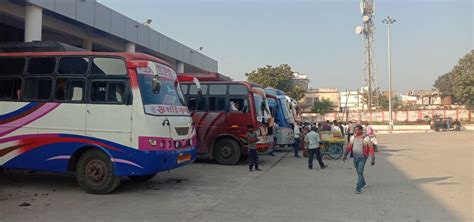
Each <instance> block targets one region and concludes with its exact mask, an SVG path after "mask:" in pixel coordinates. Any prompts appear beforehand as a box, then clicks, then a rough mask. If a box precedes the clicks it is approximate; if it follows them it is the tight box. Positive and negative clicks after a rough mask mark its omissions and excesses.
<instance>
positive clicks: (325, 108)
mask: <svg viewBox="0 0 474 222" xmlns="http://www.w3.org/2000/svg"><path fill="white" fill-rule="evenodd" d="M331 110H332V102H331V100H329V99H326V98H323V99H322V100H321V101H316V102H315V103H314V105H313V109H312V110H311V111H313V112H315V113H319V114H321V115H324V114H326V113H329V112H331Z"/></svg>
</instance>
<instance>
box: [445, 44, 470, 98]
mask: <svg viewBox="0 0 474 222" xmlns="http://www.w3.org/2000/svg"><path fill="white" fill-rule="evenodd" d="M449 79H450V80H451V84H452V92H453V96H454V98H455V100H456V101H458V102H460V103H462V104H465V105H468V106H470V105H474V50H471V53H468V54H466V55H465V56H464V57H463V58H461V59H460V60H459V62H458V64H457V65H456V66H454V68H453V70H452V71H451V72H450V76H449Z"/></svg>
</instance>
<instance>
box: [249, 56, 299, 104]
mask: <svg viewBox="0 0 474 222" xmlns="http://www.w3.org/2000/svg"><path fill="white" fill-rule="evenodd" d="M293 73H294V71H292V70H291V67H290V66H289V65H288V64H281V65H279V66H276V67H273V66H271V65H267V66H265V67H261V68H257V69H256V70H253V71H252V72H250V73H245V76H247V80H248V81H250V82H255V83H258V84H260V85H262V86H263V87H273V88H275V89H280V90H283V91H285V92H286V93H287V94H288V93H289V92H290V91H291V88H292V86H293V83H292V81H291V80H292V79H293ZM295 99H296V98H295Z"/></svg>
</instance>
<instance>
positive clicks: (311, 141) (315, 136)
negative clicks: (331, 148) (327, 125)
mask: <svg viewBox="0 0 474 222" xmlns="http://www.w3.org/2000/svg"><path fill="white" fill-rule="evenodd" d="M316 131H317V129H316V128H315V127H312V128H311V132H309V133H308V134H306V137H305V138H304V140H305V142H306V143H307V144H308V157H309V158H308V169H310V170H311V169H313V158H314V155H315V154H316V159H317V160H318V162H319V166H320V167H321V169H324V168H326V167H327V165H326V164H324V162H323V159H322V158H321V149H320V148H319V143H320V142H321V137H320V136H319V133H317V132H316Z"/></svg>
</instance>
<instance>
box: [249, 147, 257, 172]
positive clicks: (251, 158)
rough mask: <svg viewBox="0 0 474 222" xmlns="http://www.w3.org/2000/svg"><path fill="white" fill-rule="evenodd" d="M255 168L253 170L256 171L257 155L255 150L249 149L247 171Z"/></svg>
mask: <svg viewBox="0 0 474 222" xmlns="http://www.w3.org/2000/svg"><path fill="white" fill-rule="evenodd" d="M253 166H255V169H258V154H257V150H250V149H249V169H252V168H253Z"/></svg>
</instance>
